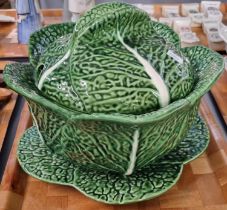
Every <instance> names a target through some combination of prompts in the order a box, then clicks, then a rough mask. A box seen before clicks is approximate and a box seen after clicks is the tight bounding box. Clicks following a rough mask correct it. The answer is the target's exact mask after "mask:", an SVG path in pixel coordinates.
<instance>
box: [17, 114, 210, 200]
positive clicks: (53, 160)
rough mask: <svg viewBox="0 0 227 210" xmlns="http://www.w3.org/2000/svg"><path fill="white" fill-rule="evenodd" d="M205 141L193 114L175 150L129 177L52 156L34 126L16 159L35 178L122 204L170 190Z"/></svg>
mask: <svg viewBox="0 0 227 210" xmlns="http://www.w3.org/2000/svg"><path fill="white" fill-rule="evenodd" d="M208 142H209V134H208V129H207V127H206V125H205V123H204V122H203V120H202V119H201V118H199V117H197V118H196V120H195V122H194V124H193V126H192V127H191V129H190V130H189V132H188V134H187V137H186V138H185V139H184V140H183V141H182V142H181V143H180V144H179V145H178V146H177V148H176V149H175V150H173V151H172V152H170V153H169V154H168V155H167V156H165V157H163V158H162V159H161V160H159V161H158V163H154V164H151V165H149V166H147V167H145V168H144V169H143V170H137V171H136V173H134V174H133V175H132V176H122V175H119V174H116V173H112V172H106V171H105V170H103V171H101V172H99V171H93V170H90V169H88V168H87V167H86V168H81V167H78V166H77V165H76V164H73V163H72V162H71V161H68V160H66V159H64V158H63V157H62V156H59V155H56V154H55V153H53V152H52V151H51V150H50V149H49V148H48V147H47V145H46V144H45V143H44V142H43V141H42V140H41V139H40V137H39V134H38V130H37V128H36V127H35V126H34V127H32V128H30V129H28V130H27V131H26V133H25V134H24V136H23V137H22V138H21V141H20V144H19V147H18V159H19V163H20V164H21V166H22V168H23V169H24V170H25V171H26V172H27V173H29V174H30V175H32V176H34V177H36V178H38V179H41V180H43V181H47V182H50V183H56V184H62V185H69V186H73V187H75V188H76V189H78V190H79V191H81V192H82V193H83V194H85V195H87V196H89V197H91V198H93V199H95V200H98V201H101V202H105V203H110V204H126V203H132V202H137V201H142V200H147V199H151V198H153V197H156V196H158V195H161V194H162V193H164V192H166V191H167V190H168V189H170V188H171V187H172V186H173V185H174V184H175V183H176V182H177V180H178V179H179V177H180V174H181V171H182V169H183V165H184V164H185V163H187V162H189V161H191V160H192V159H194V158H196V157H197V156H198V155H200V154H201V153H202V152H203V151H204V150H205V149H206V147H207V145H208Z"/></svg>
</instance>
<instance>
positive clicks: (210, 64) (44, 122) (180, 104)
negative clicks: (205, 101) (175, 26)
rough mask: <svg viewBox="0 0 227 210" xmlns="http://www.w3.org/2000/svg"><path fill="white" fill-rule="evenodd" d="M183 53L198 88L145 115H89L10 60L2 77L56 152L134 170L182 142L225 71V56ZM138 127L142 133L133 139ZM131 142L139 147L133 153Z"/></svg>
mask: <svg viewBox="0 0 227 210" xmlns="http://www.w3.org/2000/svg"><path fill="white" fill-rule="evenodd" d="M184 53H185V54H186V55H188V57H189V58H190V60H191V62H192V64H193V68H194V69H195V70H196V72H197V76H198V78H199V81H198V82H197V84H196V85H195V87H194V91H193V92H192V93H191V94H190V95H189V96H188V97H186V98H185V99H182V100H178V101H177V102H173V103H171V104H170V105H169V106H167V107H166V108H163V109H161V110H158V111H156V112H151V113H147V114H143V115H126V114H117V113H116V114H104V113H93V114H91V115H90V114H84V113H79V112H74V111H72V110H68V109H65V108H64V107H61V106H59V105H57V104H54V103H52V102H51V101H49V100H48V99H46V98H44V97H43V96H42V95H41V94H40V91H39V90H38V89H37V87H36V85H35V82H34V80H33V77H32V75H33V67H32V66H31V65H30V64H12V65H8V66H7V67H6V70H5V71H4V78H5V81H6V82H7V84H8V85H9V86H10V87H11V88H12V89H14V90H16V91H17V92H19V93H20V94H22V95H24V96H25V97H26V98H27V99H28V102H29V104H30V107H31V111H32V113H33V117H34V119H35V122H36V123H37V126H38V128H39V130H40V133H41V135H42V136H43V139H44V141H45V142H46V144H47V145H48V146H49V148H51V149H52V150H53V151H54V152H55V153H56V154H59V155H62V156H64V157H65V158H67V159H69V160H72V161H74V162H75V163H77V164H81V165H86V166H88V167H89V168H94V169H100V170H102V169H108V170H111V171H115V172H119V173H121V174H131V173H133V172H134V171H135V170H137V169H140V168H143V167H145V166H147V165H149V164H150V163H152V162H155V161H156V160H157V159H158V158H160V157H162V156H163V155H165V154H167V153H169V152H170V151H171V150H172V149H174V148H175V147H176V146H177V145H178V143H179V142H180V141H181V140H182V139H183V138H184V137H185V135H186V134H187V132H188V129H189V127H190V126H191V122H192V121H193V119H194V117H195V115H196V113H197V110H198V105H199V99H200V97H201V96H202V95H203V94H204V93H205V92H206V91H207V89H208V88H209V87H210V85H211V84H212V83H213V82H214V80H215V79H217V77H218V75H219V74H220V73H221V71H222V68H223V62H222V58H221V57H220V56H219V55H218V54H216V53H213V52H212V51H211V50H209V49H207V48H204V47H193V48H185V49H184ZM202 61H203V65H202V64H201V63H202ZM136 132H138V134H139V137H138V139H136V140H135V138H134V136H135V134H136ZM133 146H136V147H137V148H136V150H135V151H134V152H133ZM132 156H134V157H132ZM133 158H134V160H133Z"/></svg>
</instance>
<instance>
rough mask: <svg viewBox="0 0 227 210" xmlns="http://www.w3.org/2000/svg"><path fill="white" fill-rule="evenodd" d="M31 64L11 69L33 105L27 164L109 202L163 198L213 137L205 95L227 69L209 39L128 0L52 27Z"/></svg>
mask: <svg viewBox="0 0 227 210" xmlns="http://www.w3.org/2000/svg"><path fill="white" fill-rule="evenodd" d="M29 52H30V54H29V56H30V63H29V64H19V63H14V64H10V65H7V66H6V69H5V71H4V79H5V81H6V83H7V84H8V86H9V87H10V88H12V89H13V90H15V91H16V92H18V93H19V94H21V95H23V96H24V97H25V98H26V99H27V101H28V104H29V107H30V111H31V115H32V117H33V122H34V125H33V127H31V128H29V129H28V130H27V131H26V133H25V134H24V136H23V137H22V138H21V141H20V144H19V148H18V159H19V162H20V164H21V166H22V168H23V169H24V170H25V171H26V172H27V173H29V174H30V175H32V176H34V177H37V178H39V179H41V180H44V181H47V182H51V183H59V184H63V185H70V186H74V187H75V188H76V189H78V190H79V191H81V192H82V193H84V194H85V195H87V196H89V197H91V198H93V199H96V200H98V201H101V202H105V203H112V204H123V203H130V202H137V201H142V200H146V199H150V198H153V197H155V196H158V195H160V194H162V193H164V192H165V191H167V190H168V189H170V188H171V187H172V186H173V185H174V184H175V183H176V182H177V180H178V179H179V177H180V174H181V171H182V169H183V165H184V164H185V163H187V162H189V161H190V160H192V159H194V158H196V157H197V156H198V155H200V154H201V153H202V152H203V151H204V150H205V148H206V146H207V144H208V141H209V135H208V130H207V127H206V126H205V124H204V122H203V120H202V119H201V118H200V117H199V116H198V114H197V113H198V106H199V102H200V98H201V97H202V96H203V95H204V94H205V93H206V92H207V91H208V90H209V89H210V87H211V85H212V84H213V83H214V82H215V81H216V80H217V78H218V76H219V75H220V74H221V72H222V70H223V59H222V57H221V56H220V55H219V54H217V53H215V52H213V51H211V50H210V49H208V48H205V47H202V46H195V47H191V48H183V49H182V48H180V41H179V38H178V36H177V34H176V33H175V32H174V31H173V30H172V29H170V28H169V27H168V26H165V25H163V24H161V23H157V22H153V21H151V20H150V18H149V16H148V15H147V14H146V13H144V12H143V11H141V10H139V9H137V8H135V7H133V6H131V5H128V4H123V3H106V4H101V5H98V6H96V7H95V8H93V9H92V10H90V11H89V12H87V13H86V14H85V15H84V16H83V17H81V18H80V19H79V20H78V22H77V23H76V24H74V23H64V24H57V25H51V26H47V27H45V28H43V29H41V30H40V31H38V32H35V33H34V34H33V35H32V36H31V38H30V43H29Z"/></svg>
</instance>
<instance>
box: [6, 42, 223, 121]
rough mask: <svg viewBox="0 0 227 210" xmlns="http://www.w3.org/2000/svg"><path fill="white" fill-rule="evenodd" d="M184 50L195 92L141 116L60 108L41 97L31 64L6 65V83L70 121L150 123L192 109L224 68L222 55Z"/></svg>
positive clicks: (198, 48)
mask: <svg viewBox="0 0 227 210" xmlns="http://www.w3.org/2000/svg"><path fill="white" fill-rule="evenodd" d="M183 50H184V52H185V53H186V54H187V55H188V58H189V59H190V60H191V63H192V65H193V68H195V70H196V72H197V75H198V78H199V80H198V82H197V84H196V85H195V87H194V90H193V92H192V93H191V94H190V95H188V96H187V97H186V98H184V99H180V100H178V101H175V102H173V103H171V104H170V105H168V106H166V107H164V108H161V109H159V110H157V111H153V112H150V113H146V114H141V115H128V114H118V113H114V114H105V113H92V114H85V113H80V112H75V111H73V110H68V109H66V108H64V107H61V106H59V105H57V104H55V103H53V102H52V101H50V100H48V99H46V98H45V97H43V96H42V95H40V91H39V90H38V88H37V87H36V86H35V83H34V80H33V70H34V68H33V66H32V65H31V64H21V63H13V64H9V65H7V66H6V68H5V70H4V80H5V82H6V84H7V85H8V86H9V87H10V88H11V89H13V90H15V91H16V92H18V93H19V94H21V95H23V96H25V97H26V98H27V99H29V100H32V101H34V102H35V103H37V104H40V105H41V106H43V107H46V108H47V109H49V110H51V111H53V112H54V113H56V114H58V115H60V116H62V117H63V118H66V119H67V120H72V121H74V120H102V121H113V122H119V123H127V124H143V123H149V122H154V121H159V120H162V119H165V118H166V117H167V116H170V115H172V114H177V112H178V111H179V110H182V109H190V108H191V107H192V106H193V105H194V104H195V103H196V101H198V100H199V99H200V97H201V96H203V95H204V94H205V93H206V92H207V91H208V90H209V89H210V87H211V86H212V84H213V83H214V82H215V81H216V80H217V79H218V77H219V75H220V74H221V73H222V71H223V69H224V62H223V58H222V56H221V55H219V54H218V53H216V52H213V51H212V50H210V49H209V48H206V47H203V46H195V47H189V48H184V49H183Z"/></svg>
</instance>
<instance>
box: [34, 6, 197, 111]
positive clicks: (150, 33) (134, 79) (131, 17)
mask: <svg viewBox="0 0 227 210" xmlns="http://www.w3.org/2000/svg"><path fill="white" fill-rule="evenodd" d="M119 34H120V36H121V37H122V39H123V42H125V44H126V45H128V46H129V47H130V48H132V49H133V50H134V51H136V52H137V53H138V54H139V55H140V56H141V57H142V58H143V59H144V60H145V61H147V62H148V64H149V65H150V66H151V68H154V69H155V70H154V71H155V72H156V71H157V72H158V75H159V76H160V78H161V80H163V81H164V84H165V86H166V87H167V92H168V94H170V102H173V101H176V100H178V99H180V98H184V97H185V96H186V95H188V94H189V93H190V92H191V91H192V87H193V84H194V82H195V81H194V74H193V70H192V67H191V66H190V63H189V62H188V59H187V58H186V57H185V56H184V54H183V53H182V52H181V50H180V48H179V39H178V37H177V35H176V34H175V32H173V31H172V30H171V29H169V28H168V27H166V26H163V25H162V24H159V23H155V22H152V21H151V20H150V18H149V16H148V15H147V14H146V13H145V12H143V11H141V10H139V9H137V8H135V7H133V6H131V5H128V4H122V3H108V4H102V5H99V6H97V7H95V8H94V9H92V10H91V11H89V12H88V13H87V14H85V15H84V16H83V17H82V18H81V19H80V20H79V21H78V23H77V25H76V27H75V30H74V32H73V34H72V36H70V37H69V36H67V38H68V37H69V39H68V41H67V43H64V42H62V37H60V38H56V40H55V42H54V43H52V44H51V45H50V46H48V47H47V49H46V53H44V54H43V56H42V57H41V59H40V62H39V65H38V67H40V66H42V71H39V73H38V75H37V76H36V80H37V81H38V80H39V79H40V76H42V75H43V74H44V73H45V72H48V71H49V69H50V68H51V67H53V66H54V65H55V64H56V63H57V62H58V61H59V60H61V58H63V57H64V55H66V54H67V53H68V52H70V56H69V57H68V58H67V59H66V60H65V61H64V62H62V63H61V64H60V65H58V66H57V67H56V68H55V70H54V71H52V72H51V73H50V74H49V75H48V77H47V78H46V79H45V82H44V84H43V86H42V87H41V88H42V92H43V94H44V95H45V96H46V97H48V98H50V99H51V100H53V101H56V102H57V103H59V104H61V105H63V106H65V107H68V108H70V109H73V110H77V111H81V112H86V113H94V112H99V113H126V114H127V113H129V114H142V113H147V112H150V111H153V110H157V109H159V108H160V106H162V105H161V104H160V97H161V95H160V93H159V89H161V90H162V88H158V87H157V85H156V84H155V82H154V81H156V80H157V79H156V78H155V76H151V75H152V74H148V72H147V70H146V68H145V66H144V65H143V64H142V63H141V62H140V61H139V60H138V58H136V57H135V55H134V54H132V52H130V51H129V50H128V49H126V47H125V46H124V45H123V44H122V42H121V41H120V40H119ZM64 39H65V40H66V38H64ZM59 46H60V47H59ZM61 46H62V47H61ZM59 48H60V49H59ZM169 52H172V53H173V54H174V55H176V56H177V57H178V58H179V59H180V60H181V62H179V61H177V60H176V59H174V58H173V57H171V56H170V55H169ZM158 84H159V83H158ZM158 86H159V85H158Z"/></svg>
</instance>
